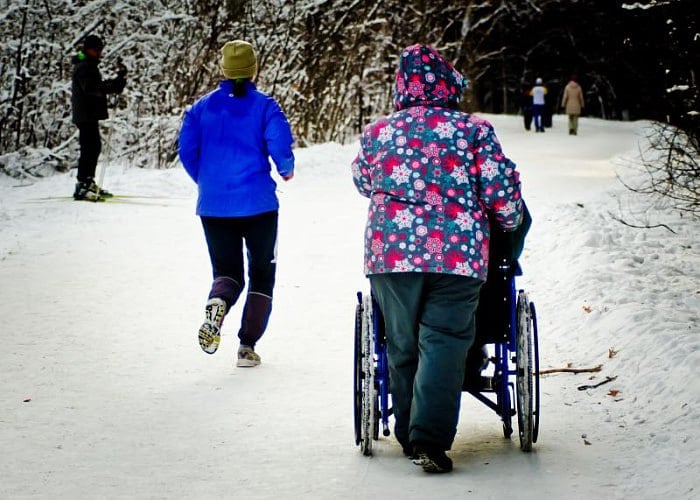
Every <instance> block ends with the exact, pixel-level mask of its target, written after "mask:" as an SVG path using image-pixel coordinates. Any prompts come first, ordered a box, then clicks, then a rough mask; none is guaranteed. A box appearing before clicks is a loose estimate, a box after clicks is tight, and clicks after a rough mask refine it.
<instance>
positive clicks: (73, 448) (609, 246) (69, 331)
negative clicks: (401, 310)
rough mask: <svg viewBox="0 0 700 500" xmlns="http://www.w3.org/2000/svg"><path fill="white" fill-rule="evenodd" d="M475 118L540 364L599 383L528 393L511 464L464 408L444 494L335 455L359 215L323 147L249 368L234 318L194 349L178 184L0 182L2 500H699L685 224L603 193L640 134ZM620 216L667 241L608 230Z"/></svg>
mask: <svg viewBox="0 0 700 500" xmlns="http://www.w3.org/2000/svg"><path fill="white" fill-rule="evenodd" d="M487 118H488V119H491V120H492V121H493V123H494V125H495V127H496V132H497V134H498V135H499V137H500V139H501V143H502V145H503V148H504V151H505V152H506V154H507V155H508V156H509V157H511V158H512V159H513V160H514V161H515V162H516V163H517V164H518V168H519V170H520V171H521V174H522V182H523V192H524V196H525V199H526V201H527V203H528V206H529V208H530V211H531V212H532V215H533V219H534V222H533V227H532V230H531V232H530V235H529V238H528V241H527V244H526V249H525V252H524V255H523V257H522V259H521V264H522V266H523V269H524V275H523V276H522V277H521V278H520V279H519V280H518V283H517V284H518V286H519V287H521V288H525V289H526V290H527V291H528V292H529V294H530V298H531V300H533V301H534V302H535V304H536V307H537V312H538V319H539V332H540V363H541V368H542V369H546V368H561V367H564V366H566V365H567V363H571V364H572V366H574V367H591V366H596V365H599V364H602V365H603V369H602V371H601V372H600V373H597V374H578V375H573V374H566V373H561V374H553V375H546V376H543V377H542V378H541V385H542V411H541V414H542V416H541V429H540V436H539V440H538V442H537V443H536V444H535V445H534V450H533V452H532V453H529V454H525V453H522V452H521V451H520V450H519V446H518V442H517V430H516V432H515V434H514V437H513V438H512V439H508V440H507V439H504V438H503V434H502V430H501V423H500V421H499V420H498V418H497V416H496V415H495V414H493V412H491V410H489V409H487V408H486V407H485V406H483V405H481V404H480V403H478V402H477V401H476V400H474V399H473V398H471V397H470V396H469V395H467V394H465V395H464V397H463V399H462V401H463V409H462V412H461V421H460V424H459V428H458V435H457V438H456V441H455V444H454V446H453V449H452V451H451V452H450V456H451V457H452V458H453V460H454V462H455V470H454V472H453V473H452V474H448V475H437V476H435V475H426V474H424V473H423V472H422V471H420V469H419V468H417V467H416V466H414V465H412V464H411V463H410V461H408V460H407V459H405V458H403V455H402V453H401V448H400V446H399V445H398V444H397V443H396V441H395V440H394V438H393V436H392V437H389V438H384V437H382V438H380V440H379V441H378V442H376V443H375V445H374V456H373V457H371V458H368V457H364V456H362V455H361V454H360V452H359V450H358V449H357V448H356V447H355V446H354V440H353V428H352V389H351V381H352V335H353V315H354V306H355V302H356V298H355V292H356V291H358V290H366V289H367V287H368V283H367V281H366V279H365V278H364V276H363V275H362V237H363V229H364V222H365V214H366V208H367V201H366V200H365V199H363V198H361V197H360V196H359V195H358V194H357V193H356V191H355V189H354V187H353V185H352V180H351V175H350V167H349V163H350V161H351V160H352V158H353V156H354V154H355V152H356V149H357V145H355V144H353V145H348V146H340V145H338V144H323V145H318V146H314V147H310V148H306V149H299V150H297V151H296V155H297V158H298V164H297V174H296V177H295V179H294V180H292V181H291V182H289V183H284V182H282V181H280V182H279V183H278V188H279V196H280V200H281V204H282V208H281V213H280V235H279V265H278V277H277V288H276V290H275V302H274V308H273V315H272V318H271V321H270V325H269V328H268V332H267V333H266V335H265V337H264V338H263V340H262V341H261V342H260V344H259V349H258V351H259V352H260V354H261V356H262V359H263V364H262V365H261V366H260V367H259V368H255V369H240V368H238V369H237V368H235V366H234V364H233V360H234V355H235V349H236V345H237V339H236V332H237V326H238V325H237V322H238V318H239V317H240V313H241V309H242V307H241V305H240V304H238V305H237V306H236V307H235V308H234V309H233V311H232V312H231V313H230V315H229V316H228V317H227V320H226V322H225V324H224V328H223V333H224V335H223V339H222V346H221V348H220V350H219V352H217V353H216V354H215V355H213V356H208V355H205V354H203V353H202V352H201V351H200V349H199V347H198V345H197V341H196V331H197V328H198V327H199V324H200V322H201V320H202V317H203V306H204V302H205V299H206V296H207V293H208V289H209V285H210V268H209V262H208V256H207V252H206V247H205V243H204V237H203V235H202V230H201V226H200V224H199V221H198V219H197V218H196V217H195V216H194V201H195V196H196V193H195V188H194V186H193V185H192V183H191V182H190V180H189V178H188V177H187V176H186V174H185V173H184V172H183V171H182V169H173V170H165V171H164V170H141V169H135V168H126V167H124V166H122V165H119V164H112V165H110V166H109V169H108V172H107V176H106V181H105V187H107V188H108V189H109V190H111V191H114V192H117V193H128V194H141V195H151V196H154V195H155V196H162V198H134V199H128V200H124V201H121V202H117V203H110V202H107V203H104V204H90V203H82V202H81V203H77V202H72V201H70V200H39V198H42V197H46V196H61V195H66V196H68V195H70V194H71V193H72V187H73V183H74V177H73V176H74V173H73V174H70V175H56V176H54V177H52V178H48V179H41V180H37V181H36V182H34V183H33V184H32V185H24V184H27V183H26V182H22V181H18V180H16V179H9V178H0V208H1V210H0V283H2V288H1V292H0V312H1V313H2V314H1V316H0V317H2V320H3V324H2V327H1V329H0V332H1V334H0V335H1V336H2V337H1V340H2V344H3V349H2V350H1V351H0V367H1V368H0V370H1V373H2V377H1V378H0V389H1V390H0V443H2V454H1V455H0V478H1V479H0V498H24V497H37V498H100V497H105V498H115V497H129V498H333V497H335V498H358V499H359V498H376V497H378V496H380V495H382V496H383V495H391V496H395V497H397V498H406V499H412V498H416V499H417V498H427V497H429V498H472V497H473V498H480V499H490V498H501V497H503V496H504V495H513V494H514V492H517V493H515V494H516V496H517V498H524V499H529V498H574V499H578V498H581V499H583V498H591V497H594V496H598V497H600V498H631V497H636V498H649V499H651V498H659V497H660V496H662V495H663V496H665V497H668V498H697V496H698V487H699V485H698V480H697V470H698V465H699V461H698V458H699V456H700V451H699V450H700V447H699V445H698V438H697V432H696V427H697V425H698V422H699V419H698V401H699V398H698V396H699V395H700V391H699V388H700V384H699V383H698V379H697V377H696V375H695V373H694V371H695V369H696V367H697V366H698V363H700V355H699V354H698V332H699V328H698V325H699V323H700V279H699V278H700V265H698V264H700V252H699V251H698V249H699V248H700V236H698V234H699V232H698V221H696V220H691V219H688V218H687V217H685V218H681V217H679V215H678V214H677V213H675V212H672V211H670V210H665V209H663V208H660V207H656V206H650V204H649V202H648V200H645V199H642V198H639V197H637V196H635V195H633V194H632V193H630V192H628V191H626V190H625V189H624V188H623V187H622V186H621V185H620V183H619V182H618V181H617V180H616V179H615V173H616V171H618V172H619V171H624V169H625V165H626V164H628V163H629V162H630V161H632V162H633V161H634V160H633V159H634V153H635V152H636V150H637V142H638V140H639V138H640V137H641V135H642V128H643V126H644V124H643V123H620V122H604V121H600V120H593V119H582V120H581V126H580V135H579V136H577V137H570V136H568V135H565V134H566V131H565V120H566V118H565V117H563V116H556V117H555V121H554V128H552V129H548V131H547V132H546V133H545V134H534V133H532V132H530V133H526V132H525V131H524V130H522V125H521V121H520V119H519V118H517V117H507V116H488V117H487ZM20 185H24V186H23V187H20ZM620 207H622V208H623V210H625V209H627V210H638V211H639V212H642V211H643V213H644V217H649V218H650V219H651V220H652V221H656V222H662V223H665V224H668V225H669V226H670V227H672V228H673V229H674V230H675V231H676V234H673V233H671V232H669V231H666V230H665V229H662V228H657V229H648V230H641V229H633V228H630V227H627V226H624V225H622V224H621V223H619V222H617V221H614V220H613V219H612V217H611V214H614V215H615V216H620ZM623 215H625V214H624V213H623ZM627 215H629V214H627ZM611 350H612V351H614V352H616V354H615V355H614V356H613V357H609V353H610V352H611ZM606 376H617V379H616V380H615V381H614V382H611V383H609V384H606V385H603V386H601V387H599V388H596V389H590V390H587V391H579V390H577V387H578V386H579V385H582V384H587V383H590V384H594V383H596V382H599V381H601V380H603V379H604V377H606ZM611 390H613V391H617V392H613V393H610V392H609V391H611ZM514 425H517V420H514ZM587 443H588V444H587Z"/></svg>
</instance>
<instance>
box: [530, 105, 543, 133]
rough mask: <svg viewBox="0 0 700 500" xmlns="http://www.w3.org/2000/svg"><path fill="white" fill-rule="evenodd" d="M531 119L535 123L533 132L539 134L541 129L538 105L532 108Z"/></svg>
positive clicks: (540, 113) (540, 114) (540, 115)
mask: <svg viewBox="0 0 700 500" xmlns="http://www.w3.org/2000/svg"><path fill="white" fill-rule="evenodd" d="M532 118H533V120H534V122H535V131H536V132H539V131H540V129H541V128H542V112H541V109H540V106H539V105H538V104H534V105H533V106H532Z"/></svg>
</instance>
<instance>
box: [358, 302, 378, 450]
mask: <svg viewBox="0 0 700 500" xmlns="http://www.w3.org/2000/svg"><path fill="white" fill-rule="evenodd" d="M358 307H360V306H358ZM360 310H361V314H360V316H361V321H360V328H359V333H360V339H359V346H358V345H357V344H358V342H357V341H356V349H358V350H359V358H360V359H359V363H357V366H358V368H359V370H360V373H359V375H356V383H357V382H359V389H360V391H359V392H360V394H359V401H358V400H357V397H356V403H357V402H359V410H360V411H359V445H360V450H361V451H362V453H363V455H371V454H372V441H373V440H374V439H376V435H377V420H378V414H377V400H378V394H377V389H376V384H375V380H374V324H373V318H372V297H371V296H370V295H366V296H365V297H364V298H363V300H362V306H361V307H360Z"/></svg>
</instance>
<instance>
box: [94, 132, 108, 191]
mask: <svg viewBox="0 0 700 500" xmlns="http://www.w3.org/2000/svg"><path fill="white" fill-rule="evenodd" d="M105 142H106V146H107V147H106V148H105V149H106V150H107V151H106V152H105V160H104V161H103V162H102V168H101V169H100V182H98V183H97V185H98V186H99V189H104V186H103V185H102V183H103V182H104V180H105V172H106V170H107V163H109V160H110V157H111V156H112V154H111V153H112V125H111V124H110V125H108V128H107V140H106V141H105ZM98 194H99V193H98Z"/></svg>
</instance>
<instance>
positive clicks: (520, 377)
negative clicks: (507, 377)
mask: <svg viewBox="0 0 700 500" xmlns="http://www.w3.org/2000/svg"><path fill="white" fill-rule="evenodd" d="M516 321H517V324H516V326H517V329H516V344H517V351H516V353H515V354H516V356H515V360H516V361H515V364H516V375H515V387H516V391H515V392H516V395H515V399H516V402H517V404H516V406H517V414H518V434H519V436H520V449H521V450H523V451H526V452H527V451H532V443H533V435H534V427H535V426H534V419H533V410H534V407H533V383H532V378H533V367H532V358H533V355H532V354H533V353H532V314H531V310H530V301H529V300H528V298H527V294H526V293H525V292H524V291H522V290H521V291H520V292H519V293H518V303H517V312H516Z"/></svg>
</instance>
